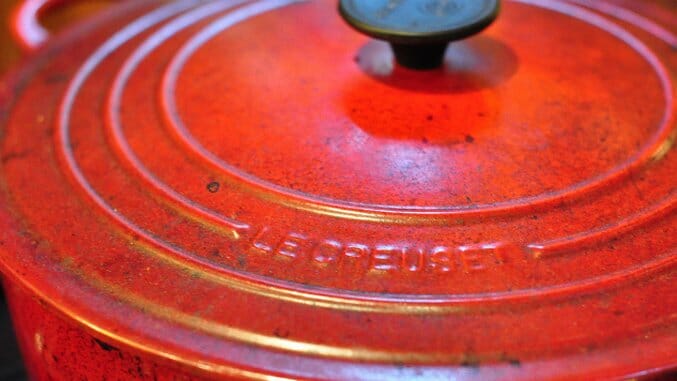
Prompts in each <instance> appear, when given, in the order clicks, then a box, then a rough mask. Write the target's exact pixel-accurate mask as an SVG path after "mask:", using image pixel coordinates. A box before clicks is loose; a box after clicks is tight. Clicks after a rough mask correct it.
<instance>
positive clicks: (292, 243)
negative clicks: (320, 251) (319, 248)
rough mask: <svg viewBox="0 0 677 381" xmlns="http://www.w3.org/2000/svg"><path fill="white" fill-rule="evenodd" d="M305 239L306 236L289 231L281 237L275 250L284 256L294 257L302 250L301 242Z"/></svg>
mask: <svg viewBox="0 0 677 381" xmlns="http://www.w3.org/2000/svg"><path fill="white" fill-rule="evenodd" d="M306 241H307V238H306V237H304V236H302V235H300V234H296V233H289V234H288V235H287V236H286V237H285V238H284V239H282V241H281V242H280V244H279V245H278V246H277V250H276V251H275V252H276V253H277V254H279V255H282V256H285V257H289V258H296V257H297V256H298V255H299V254H301V252H302V250H303V244H304V243H305V242H306Z"/></svg>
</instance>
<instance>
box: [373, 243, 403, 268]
mask: <svg viewBox="0 0 677 381" xmlns="http://www.w3.org/2000/svg"><path fill="white" fill-rule="evenodd" d="M401 256H402V249H401V248H398V247H395V246H377V247H376V248H374V250H372V254H371V264H370V266H369V269H370V270H375V271H392V270H399V264H400V262H401Z"/></svg>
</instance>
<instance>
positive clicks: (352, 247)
mask: <svg viewBox="0 0 677 381" xmlns="http://www.w3.org/2000/svg"><path fill="white" fill-rule="evenodd" d="M369 254H370V250H369V246H367V245H360V244H357V243H351V244H348V245H346V247H345V248H344V249H343V255H342V257H341V269H342V270H343V271H355V272H357V271H360V270H363V271H366V270H367V267H368V266H369V261H370V259H369Z"/></svg>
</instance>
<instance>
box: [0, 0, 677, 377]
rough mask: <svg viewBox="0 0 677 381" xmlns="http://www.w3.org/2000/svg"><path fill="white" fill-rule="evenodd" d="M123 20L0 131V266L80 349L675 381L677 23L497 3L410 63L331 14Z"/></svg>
mask: <svg viewBox="0 0 677 381" xmlns="http://www.w3.org/2000/svg"><path fill="white" fill-rule="evenodd" d="M133 3H134V4H131V3H127V5H123V6H119V7H116V8H115V9H114V10H113V11H111V12H110V13H109V14H108V15H107V16H105V17H104V18H101V19H99V20H98V21H95V22H92V23H89V24H86V25H84V26H81V27H80V28H79V29H77V30H74V31H73V32H71V33H70V34H68V33H67V34H65V35H63V36H62V37H60V38H57V39H55V40H54V41H52V43H51V44H50V45H49V47H48V48H46V49H44V50H43V51H42V53H41V54H39V55H37V56H36V58H35V59H33V60H32V61H31V63H30V64H28V65H27V66H26V68H25V70H24V71H23V72H22V73H20V74H18V75H16V76H15V79H14V80H13V82H11V83H12V84H13V87H12V88H11V89H10V90H9V91H7V92H6V93H7V94H6V95H5V98H4V99H6V100H7V102H5V103H6V104H7V105H8V107H6V109H5V111H4V114H3V115H4V118H3V119H2V122H1V123H2V124H0V133H1V134H2V135H0V156H1V157H2V163H1V164H0V193H1V196H0V197H1V198H0V200H2V201H1V202H0V265H1V266H2V267H1V268H2V270H3V272H5V274H6V275H7V277H8V279H9V280H10V281H11V282H17V284H21V285H22V286H21V287H24V288H26V289H27V290H28V292H29V293H33V294H35V295H36V296H37V297H38V298H39V299H40V300H43V301H44V303H45V305H48V306H50V308H53V309H55V310H56V311H59V312H58V313H59V314H61V315H63V316H66V319H70V320H71V321H73V322H77V324H76V326H78V325H79V326H82V327H85V330H87V332H89V333H87V334H93V335H94V336H95V337H97V338H98V339H101V340H105V342H106V343H110V344H109V345H113V346H115V348H122V349H123V350H124V349H125V348H127V349H129V350H132V351H133V352H134V353H141V354H144V355H145V356H147V358H148V359H149V360H148V361H151V362H153V361H156V360H158V359H162V360H160V361H170V363H171V362H173V363H176V364H178V365H177V366H180V367H182V369H192V370H191V371H192V372H198V373H199V374H200V375H201V376H203V377H219V376H234V375H238V376H243V377H253V378H257V377H258V378H262V377H265V375H276V376H280V377H292V378H299V377H313V378H337V377H340V378H350V379H352V378H364V379H383V378H389V377H390V378H396V377H413V376H420V377H428V378H436V377H450V376H455V377H458V378H461V379H490V378H529V377H532V378H547V377H550V378H554V377H572V376H581V377H582V376H585V377H586V378H595V377H621V376H628V375H633V374H642V372H649V373H651V372H657V371H661V370H665V369H669V368H672V367H674V366H675V365H676V364H675V358H677V353H676V351H675V348H677V335H676V334H675V324H676V321H675V316H674V311H675V310H676V309H677V305H676V302H677V301H676V300H675V298H671V297H670V296H671V295H674V294H675V286H674V283H675V282H674V277H675V262H676V261H677V256H676V253H675V248H676V247H677V232H676V230H677V224H676V222H675V216H676V214H675V199H676V197H677V196H676V193H675V192H676V190H675V188H676V181H675V176H674V173H676V172H677V158H676V157H675V153H674V150H673V149H672V145H673V143H674V139H675V125H676V119H675V111H676V107H675V105H676V103H675V99H674V91H675V85H674V81H675V75H676V71H677V55H676V54H675V47H676V46H677V38H676V37H675V30H674V25H677V23H669V22H668V23H666V22H665V21H652V18H651V17H650V16H651V15H648V14H647V15H644V14H639V13H633V12H632V8H631V7H630V8H621V7H619V6H618V5H616V3H613V2H605V1H602V2H600V1H595V2H585V1H559V0H544V1H532V0H513V1H505V2H504V4H503V9H502V13H501V15H500V17H499V18H498V20H497V21H496V23H495V24H494V25H493V26H491V27H490V28H489V29H487V30H486V31H485V32H484V33H483V34H481V35H479V36H477V37H473V38H471V39H468V40H466V41H463V42H458V43H456V44H453V45H452V46H451V47H450V48H449V50H448V52H447V58H446V63H445V67H444V68H442V69H439V70H434V71H427V72H415V71H409V70H407V69H403V68H400V67H396V66H394V65H393V64H392V55H391V53H390V51H389V50H388V48H387V45H385V44H384V43H381V42H376V41H373V40H369V39H368V38H366V37H364V36H361V35H359V34H357V33H356V32H354V31H353V30H351V29H350V28H349V27H348V26H347V25H345V23H344V22H343V21H342V20H341V19H340V17H339V16H338V15H337V13H336V9H335V5H336V4H335V2H334V1H309V2H305V1H301V2H294V1H289V0H270V1H268V0H266V1H251V2H241V1H178V2H172V3H164V2H152V1H150V2H148V1H144V2H133ZM626 7H629V5H627V4H626ZM659 16H660V17H661V18H666V19H667V20H674V18H675V15H674V12H669V11H664V12H663V13H660V15H659ZM661 20H662V19H661ZM527 21H528V22H527ZM661 25H662V26H661ZM666 25H667V26H666ZM670 26H672V28H670ZM31 308H32V307H31ZM22 335H29V336H30V333H23V334H22ZM27 337H28V336H27ZM84 337H87V336H84ZM26 345H28V344H25V343H24V346H26ZM153 359H155V360H153ZM43 365H44V364H43ZM50 366H51V365H50ZM196 374H197V373H196Z"/></svg>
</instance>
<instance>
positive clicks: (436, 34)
mask: <svg viewBox="0 0 677 381" xmlns="http://www.w3.org/2000/svg"><path fill="white" fill-rule="evenodd" d="M499 7H500V1H499V0H369V1H365V0H340V2H339V11H340V13H341V15H342V16H343V18H344V19H345V20H346V21H347V22H348V24H350V25H351V26H352V27H353V28H355V29H357V30H358V31H360V32H362V33H364V34H366V35H369V36H371V37H374V38H377V39H381V40H385V41H388V42H389V43H390V45H391V47H392V49H393V52H394V53H395V59H396V60H397V62H398V63H399V64H400V65H402V66H405V67H408V68H410V69H416V70H427V69H434V68H437V67H439V66H442V63H443V62H444V53H445V51H446V49H447V45H448V44H449V43H450V42H452V41H456V40H461V39H464V38H466V37H469V36H472V35H474V34H476V33H479V32H481V31H482V30H484V29H485V28H486V27H488V26H489V25H490V24H491V23H492V22H493V21H494V20H495V19H496V17H497V16H498V11H499Z"/></svg>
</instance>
